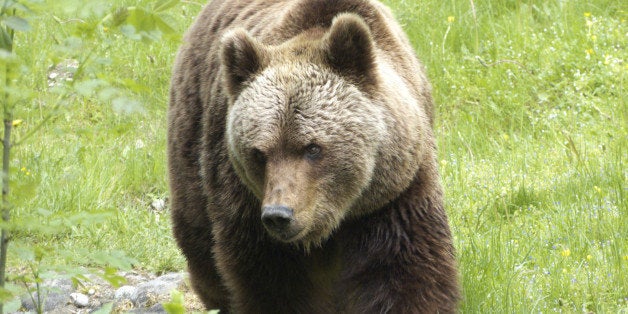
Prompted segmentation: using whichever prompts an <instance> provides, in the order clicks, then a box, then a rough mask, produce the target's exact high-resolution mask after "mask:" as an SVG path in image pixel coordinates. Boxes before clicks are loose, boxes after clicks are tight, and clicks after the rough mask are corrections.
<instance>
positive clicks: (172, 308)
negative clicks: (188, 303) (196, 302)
mask: <svg viewBox="0 0 628 314" xmlns="http://www.w3.org/2000/svg"><path fill="white" fill-rule="evenodd" d="M184 304H185V302H184V299H183V293H181V292H180V291H177V290H172V292H171V293H170V302H168V303H165V304H164V310H166V312H168V313H169V314H184V313H185V306H184Z"/></svg>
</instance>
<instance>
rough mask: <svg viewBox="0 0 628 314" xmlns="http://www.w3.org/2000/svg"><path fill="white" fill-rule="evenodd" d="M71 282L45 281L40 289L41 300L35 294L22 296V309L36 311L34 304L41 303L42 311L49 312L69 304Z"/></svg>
mask: <svg viewBox="0 0 628 314" xmlns="http://www.w3.org/2000/svg"><path fill="white" fill-rule="evenodd" d="M73 290H74V288H73V287H72V280H70V279H67V278H59V279H51V280H46V281H44V282H43V283H42V285H41V287H40V292H41V298H39V294H38V293H37V292H32V294H27V295H24V296H22V298H21V299H22V307H24V308H25V309H26V310H27V311H37V306H36V303H39V302H41V303H42V305H43V306H42V310H43V311H51V310H53V309H56V308H59V307H62V306H64V305H66V304H67V303H68V302H70V293H72V291H73Z"/></svg>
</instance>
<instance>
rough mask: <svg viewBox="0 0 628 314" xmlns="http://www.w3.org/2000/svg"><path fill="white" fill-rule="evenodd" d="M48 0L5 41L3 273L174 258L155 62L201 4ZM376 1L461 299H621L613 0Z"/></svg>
mask: <svg viewBox="0 0 628 314" xmlns="http://www.w3.org/2000/svg"><path fill="white" fill-rule="evenodd" d="M162 2H163V1H162ZM59 3H60V4H58V5H55V4H48V5H47V7H46V10H41V11H39V12H37V13H35V14H32V15H31V16H30V19H29V21H30V23H31V25H32V30H30V31H29V32H25V33H19V34H18V35H19V36H17V37H16V39H15V54H16V56H17V59H18V61H17V62H18V64H19V67H17V69H18V70H17V72H18V74H19V75H17V76H16V78H15V79H14V80H15V82H16V83H15V86H17V87H18V88H21V89H22V90H27V91H28V92H27V93H26V95H27V96H24V97H21V98H17V99H16V106H15V109H14V112H13V119H15V120H14V123H13V124H14V126H15V129H14V137H15V139H16V140H15V141H16V142H17V143H19V145H16V146H15V147H14V149H13V152H12V158H11V161H10V162H11V165H12V171H11V177H10V179H11V182H12V191H11V194H10V195H11V198H10V201H11V204H12V207H11V212H12V221H13V224H14V226H13V227H12V228H13V229H14V230H13V231H12V242H11V244H10V247H9V272H8V276H9V279H11V277H12V275H13V278H14V279H15V278H16V277H17V275H18V274H23V273H28V272H29V271H32V270H33V269H41V270H42V271H47V270H58V269H62V270H68V269H76V267H77V266H81V267H86V268H88V269H98V268H109V267H114V268H115V267H119V268H125V267H133V268H135V269H138V270H141V271H147V272H156V273H163V272H169V271H182V270H184V269H185V262H184V259H183V257H182V256H181V254H180V253H179V251H178V249H177V247H176V245H175V243H174V240H173V237H172V235H171V231H170V221H169V213H168V210H167V208H166V209H165V210H160V209H155V208H153V207H151V203H152V202H154V201H155V200H164V199H167V196H168V187H167V170H166V155H165V142H166V121H165V119H166V108H167V102H168V87H169V77H170V69H171V66H172V62H173V58H174V56H175V53H176V49H177V47H178V45H179V44H180V34H182V33H183V32H184V31H185V29H186V28H187V27H188V26H189V25H190V24H191V22H192V20H193V18H194V17H195V16H196V14H197V13H198V12H199V10H200V9H201V4H199V3H196V2H192V1H182V2H181V3H180V4H178V5H176V6H174V7H172V8H169V9H168V10H167V11H166V12H164V13H163V16H164V19H165V20H167V21H168V23H169V25H171V26H172V29H173V32H172V33H169V34H162V36H161V37H159V36H157V35H159V34H157V33H150V32H149V33H137V32H136V33H133V32H130V31H129V30H128V28H124V27H122V28H118V29H114V28H113V27H111V28H109V27H107V24H102V23H95V22H93V21H97V20H102V19H104V18H105V17H106V16H107V14H109V13H110V12H116V11H115V9H116V8H117V7H120V6H147V7H149V6H150V5H152V4H151V3H153V2H151V1H142V0H135V1H130V0H128V1H124V0H116V1H108V2H105V1H87V2H81V1H78V0H68V1H61V2H59ZM61 3H63V5H61ZM72 3H74V4H75V5H72ZM385 3H386V4H387V5H389V6H390V7H391V9H392V10H393V12H394V13H395V15H396V16H397V18H398V20H399V21H400V22H401V24H402V25H403V27H404V29H405V30H406V32H407V34H408V36H409V37H410V39H411V41H412V43H413V45H414V47H415V48H416V51H417V55H418V56H419V58H420V59H421V60H422V61H423V63H424V64H425V66H426V69H427V72H428V76H429V77H430V80H431V82H432V85H433V93H434V97H435V100H436V103H437V121H436V126H435V129H436V130H435V133H436V134H437V137H438V145H439V162H440V171H441V174H442V183H443V185H444V187H445V193H446V202H447V211H448V214H449V218H450V224H451V226H452V231H453V234H454V237H455V245H456V249H457V255H458V260H459V266H460V277H461V282H462V287H463V295H464V299H463V301H462V302H461V304H460V311H461V312H462V313H531V312H537V313H539V312H540V313H548V312H549V313H551V312H566V313H576V312H586V313H628V183H627V182H628V104H627V100H628V95H627V93H626V84H627V81H628V23H627V19H628V4H626V3H625V2H623V1H619V0H591V1H585V0H561V1H558V0H556V1H541V0H495V1H477V2H475V1H473V0H469V1H466V0H465V1H463V0H451V1H436V0H424V1H423V0H422V1H416V0H387V1H385ZM79 4H80V5H79ZM83 24H85V25H93V28H92V29H90V31H89V32H88V35H85V33H84V32H83V33H81V25H83ZM177 34H178V35H177ZM151 36H153V37H155V38H153V39H157V40H155V41H152V42H150V40H149V39H150V38H149V37H151ZM147 38H148V39H147ZM67 60H79V61H80V62H83V60H85V64H89V67H88V66H85V67H84V68H83V67H82V66H81V67H80V69H81V73H80V75H82V77H83V78H85V79H80V78H79V77H77V78H76V83H75V84H71V85H72V90H71V92H70V93H65V92H63V93H62V92H59V90H58V88H54V86H53V87H51V86H50V85H51V84H52V83H54V82H52V81H51V79H50V78H49V76H50V73H51V71H52V70H51V69H52V68H54V66H55V65H57V64H60V63H63V62H67ZM83 69H84V71H83ZM77 75H78V74H77ZM61 84H64V83H63V82H62V83H61ZM52 85H54V84H52ZM114 94H115V95H116V96H112V95H114ZM60 95H63V96H60ZM60 99H61V100H60ZM42 120H47V121H46V123H45V124H43V126H41V127H38V124H39V123H40V122H41V121H42ZM22 138H24V140H23V141H22V140H21V139H22Z"/></svg>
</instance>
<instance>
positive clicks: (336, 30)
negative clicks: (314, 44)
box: [323, 13, 376, 87]
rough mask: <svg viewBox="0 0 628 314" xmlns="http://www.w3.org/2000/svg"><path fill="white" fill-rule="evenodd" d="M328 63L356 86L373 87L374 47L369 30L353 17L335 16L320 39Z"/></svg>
mask: <svg viewBox="0 0 628 314" xmlns="http://www.w3.org/2000/svg"><path fill="white" fill-rule="evenodd" d="M323 49H324V51H325V57H326V61H327V63H328V64H329V65H330V66H331V67H332V68H333V69H334V70H336V71H337V72H338V73H340V74H341V75H343V76H347V77H349V78H350V79H352V80H353V81H354V82H355V83H357V84H359V85H363V86H362V87H367V86H365V85H368V84H373V83H375V79H376V76H375V75H374V72H375V51H374V50H375V47H374V43H373V37H372V35H371V30H370V29H369V26H368V25H367V24H366V23H365V22H364V20H363V19H362V18H361V17H359V16H358V15H356V14H351V13H343V14H340V15H338V16H336V17H335V18H334V20H333V22H332V25H331V28H330V29H329V32H328V33H327V34H326V36H325V38H324V39H323Z"/></svg>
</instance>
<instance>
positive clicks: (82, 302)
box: [70, 292, 89, 307]
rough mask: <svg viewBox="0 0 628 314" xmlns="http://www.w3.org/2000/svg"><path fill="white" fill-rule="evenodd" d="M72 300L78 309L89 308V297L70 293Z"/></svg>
mask: <svg viewBox="0 0 628 314" xmlns="http://www.w3.org/2000/svg"><path fill="white" fill-rule="evenodd" d="M70 300H71V301H72V303H73V304H74V305H76V306H77V307H87V306H88V305H89V297H88V296H86V295H84V294H82V293H77V292H75V293H70Z"/></svg>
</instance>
